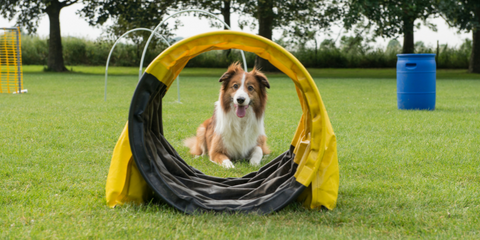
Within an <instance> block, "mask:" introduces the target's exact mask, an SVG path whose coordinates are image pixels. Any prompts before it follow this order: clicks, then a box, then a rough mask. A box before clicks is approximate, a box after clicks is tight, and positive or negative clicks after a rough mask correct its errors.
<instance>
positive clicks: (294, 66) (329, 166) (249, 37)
mask: <svg viewBox="0 0 480 240" xmlns="http://www.w3.org/2000/svg"><path fill="white" fill-rule="evenodd" d="M232 48H233V49H241V50H244V51H248V52H253V53H255V54H257V55H259V56H260V57H262V58H264V59H267V60H269V61H270V63H272V64H273V65H274V66H275V67H277V68H278V69H279V70H281V71H282V72H284V73H285V74H286V75H287V76H289V77H290V78H291V79H292V80H293V82H294V84H295V86H296V88H297V94H298V96H299V100H300V104H301V106H302V110H303V115H302V118H301V120H300V124H299V126H298V127H297V131H296V133H295V135H294V137H293V140H292V145H294V146H296V147H297V149H296V151H295V153H296V154H297V155H296V157H295V162H297V163H298V164H299V167H298V169H297V172H296V174H295V177H296V180H297V181H298V182H299V183H301V184H303V185H304V186H308V188H307V190H306V191H305V193H304V194H302V196H301V197H300V198H299V199H301V200H303V201H304V204H305V205H307V207H309V208H317V207H318V206H322V205H323V206H325V207H327V208H329V209H333V208H334V207H335V204H336V200H337V195H338V184H339V169H338V160H337V148H336V140H335V134H334V132H333V128H332V126H331V123H330V120H329V119H328V115H327V111H326V109H325V106H324V105H323V102H322V99H321V97H320V93H319V92H318V89H317V87H316V85H315V82H314V81H313V79H312V77H311V76H310V74H309V73H308V72H307V70H306V69H305V67H304V66H303V65H302V64H301V63H300V62H299V61H298V60H297V59H296V58H295V57H294V56H293V55H292V54H291V53H289V52H288V51H286V50H285V49H284V48H282V47H281V46H279V45H277V44H276V43H274V42H272V41H270V40H268V39H266V38H263V37H261V36H257V35H253V34H248V33H243V32H236V31H216V32H209V33H204V34H200V35H196V36H194V37H190V38H187V39H184V40H182V41H180V42H178V43H176V44H174V45H173V46H171V47H170V48H168V49H166V50H165V51H164V52H162V53H161V54H160V55H159V56H157V58H155V60H154V61H153V62H152V63H151V64H150V65H149V66H148V67H147V69H146V72H147V73H150V74H152V75H154V76H155V77H156V78H157V79H159V80H160V81H161V82H163V83H164V84H165V85H166V86H167V90H168V88H169V87H170V86H171V85H172V83H173V81H174V80H175V78H176V77H177V76H178V74H180V72H181V71H182V70H183V68H184V67H185V65H186V64H187V62H188V61H189V60H190V59H192V58H194V57H195V56H197V55H199V54H201V53H203V52H207V51H211V50H226V49H232ZM122 136H123V134H122ZM120 141H121V139H120V140H119V142H120ZM117 145H118V144H117ZM129 151H130V149H129V148H128V150H125V152H123V151H118V152H117V151H115V152H114V156H113V157H112V164H113V161H119V160H122V161H125V159H126V158H128V159H130V158H131V152H129ZM116 152H117V153H118V154H126V156H120V155H118V156H115V153H116ZM122 166H127V167H128V165H125V164H123V165H122ZM107 188H108V186H107ZM118 191H119V190H117V192H118ZM107 192H108V190H107ZM135 197H138V196H135Z"/></svg>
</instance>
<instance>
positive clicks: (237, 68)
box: [218, 62, 243, 82]
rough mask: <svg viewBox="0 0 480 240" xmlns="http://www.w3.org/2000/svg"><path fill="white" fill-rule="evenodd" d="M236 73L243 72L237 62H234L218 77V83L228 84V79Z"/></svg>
mask: <svg viewBox="0 0 480 240" xmlns="http://www.w3.org/2000/svg"><path fill="white" fill-rule="evenodd" d="M238 71H243V69H242V67H241V66H240V63H239V62H234V63H232V64H231V65H230V66H229V67H228V69H227V71H226V72H225V73H224V74H223V75H222V76H221V77H220V79H219V80H218V81H219V82H228V80H230V78H231V77H232V76H233V75H235V73H236V72H238Z"/></svg>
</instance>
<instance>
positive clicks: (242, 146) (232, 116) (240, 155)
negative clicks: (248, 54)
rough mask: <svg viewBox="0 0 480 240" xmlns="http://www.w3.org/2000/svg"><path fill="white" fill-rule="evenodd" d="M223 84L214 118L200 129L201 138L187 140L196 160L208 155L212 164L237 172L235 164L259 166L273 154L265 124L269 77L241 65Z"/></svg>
mask: <svg viewBox="0 0 480 240" xmlns="http://www.w3.org/2000/svg"><path fill="white" fill-rule="evenodd" d="M219 82H221V83H222V87H221V88H220V96H219V98H218V101H217V102H215V111H214V113H213V116H212V117H211V118H209V119H207V120H206V121H205V122H203V123H202V124H201V125H200V126H199V127H198V129H197V135H196V136H195V137H191V138H188V139H186V140H185V142H184V143H185V146H187V147H189V148H190V153H191V154H193V155H195V156H200V155H204V154H205V153H207V154H208V156H209V157H210V161H212V162H214V163H217V164H219V165H221V166H223V167H225V168H235V166H234V165H233V163H232V161H231V160H240V159H250V164H251V165H254V166H258V165H259V164H260V161H261V160H262V158H263V155H264V154H269V153H270V150H269V149H268V146H267V144H266V141H267V137H266V135H265V128H264V124H263V122H264V121H263V119H264V112H265V105H266V103H267V90H266V88H270V83H269V82H268V80H267V77H265V75H264V74H263V73H261V72H260V71H258V70H256V69H255V68H254V69H253V70H252V71H251V72H245V71H244V70H243V69H242V67H241V66H240V64H239V63H238V62H236V63H233V64H232V65H230V67H228V70H227V72H225V73H224V74H223V75H222V77H220V80H219Z"/></svg>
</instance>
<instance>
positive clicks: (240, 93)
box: [233, 73, 250, 105]
mask: <svg viewBox="0 0 480 240" xmlns="http://www.w3.org/2000/svg"><path fill="white" fill-rule="evenodd" d="M239 97H243V98H245V102H244V103H243V104H242V105H248V104H250V97H249V96H248V93H247V92H245V73H243V76H242V84H241V86H240V88H238V90H237V91H236V92H235V95H233V103H235V104H238V102H237V99H238V98H239Z"/></svg>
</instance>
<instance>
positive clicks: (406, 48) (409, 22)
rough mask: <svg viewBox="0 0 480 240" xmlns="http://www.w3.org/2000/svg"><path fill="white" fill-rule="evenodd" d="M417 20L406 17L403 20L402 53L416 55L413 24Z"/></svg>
mask: <svg viewBox="0 0 480 240" xmlns="http://www.w3.org/2000/svg"><path fill="white" fill-rule="evenodd" d="M414 22H415V18H412V17H409V16H405V17H404V18H403V50H402V53H414V51H415V42H414V39H413V27H414V25H413V23H414Z"/></svg>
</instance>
